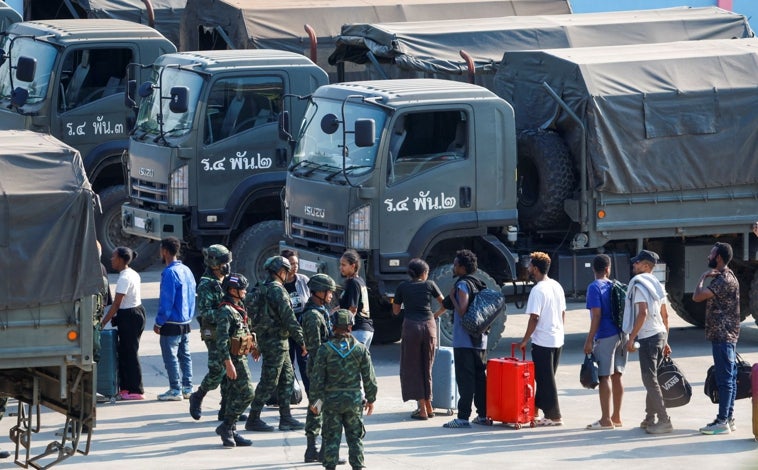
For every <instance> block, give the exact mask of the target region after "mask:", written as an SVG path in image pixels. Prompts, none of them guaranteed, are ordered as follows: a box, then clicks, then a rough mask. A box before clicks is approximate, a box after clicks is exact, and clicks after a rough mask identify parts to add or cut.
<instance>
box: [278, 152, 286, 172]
mask: <svg viewBox="0 0 758 470" xmlns="http://www.w3.org/2000/svg"><path fill="white" fill-rule="evenodd" d="M276 166H277V167H279V168H283V167H285V166H287V149H285V148H278V149H276Z"/></svg>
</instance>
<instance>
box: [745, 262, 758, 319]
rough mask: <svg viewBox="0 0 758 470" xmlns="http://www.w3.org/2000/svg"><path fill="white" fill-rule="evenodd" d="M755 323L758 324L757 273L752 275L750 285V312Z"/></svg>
mask: <svg viewBox="0 0 758 470" xmlns="http://www.w3.org/2000/svg"><path fill="white" fill-rule="evenodd" d="M747 313H749V314H750V315H753V318H754V319H755V323H756V324H758V271H756V272H755V273H754V274H753V281H752V282H751V283H750V311H749V312H747Z"/></svg>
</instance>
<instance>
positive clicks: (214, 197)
mask: <svg viewBox="0 0 758 470" xmlns="http://www.w3.org/2000/svg"><path fill="white" fill-rule="evenodd" d="M326 82H327V76H326V73H325V72H324V71H323V70H321V69H320V68H319V67H317V66H316V65H314V64H313V63H312V62H311V61H310V60H309V59H307V58H306V57H304V56H302V55H299V54H295V53H291V52H283V51H275V50H261V49H258V50H231V51H199V52H182V53H176V54H168V55H165V56H163V57H160V58H159V59H158V60H157V61H156V63H155V70H154V73H153V76H152V78H151V79H150V81H149V82H147V83H146V84H143V85H142V86H141V87H140V93H141V94H143V95H145V99H144V101H143V103H142V106H141V108H140V112H139V116H138V118H137V124H136V127H135V130H134V133H133V135H132V136H131V143H130V146H129V191H130V201H129V202H128V203H126V204H124V206H123V208H122V214H121V215H122V221H123V228H124V231H125V232H126V233H128V234H131V235H134V236H137V237H141V238H143V239H149V240H160V239H162V238H164V237H167V236H175V237H178V238H179V239H181V240H184V241H185V242H186V243H187V245H188V246H189V248H190V251H194V252H199V250H200V249H201V248H202V247H203V246H208V245H210V244H213V243H223V244H225V245H228V246H232V251H233V252H234V260H235V261H234V262H235V263H236V264H237V268H236V269H238V270H240V271H242V272H244V273H245V274H246V275H248V276H249V277H251V278H254V279H255V278H256V273H257V271H258V270H259V269H261V268H260V267H261V266H262V265H263V261H264V260H265V258H266V257H267V256H270V255H271V254H272V253H273V252H274V251H275V250H277V249H278V242H279V240H280V239H281V235H282V233H283V228H282V225H281V199H280V193H281V190H282V187H283V186H284V181H285V174H286V173H285V172H286V168H287V165H288V164H289V161H290V157H291V155H292V147H291V146H290V144H289V142H288V141H287V140H286V139H283V138H281V137H280V136H279V131H278V124H277V123H278V118H279V116H280V114H281V113H282V112H283V111H286V112H287V113H288V115H289V116H291V117H292V119H293V122H299V120H300V119H302V115H303V113H304V111H305V106H306V100H305V99H302V97H304V96H306V95H309V94H310V93H311V92H312V91H313V90H315V89H316V88H318V87H319V86H320V85H323V84H325V83H326ZM177 100H179V101H181V106H179V107H177V106H176V103H177ZM194 267H197V266H194Z"/></svg>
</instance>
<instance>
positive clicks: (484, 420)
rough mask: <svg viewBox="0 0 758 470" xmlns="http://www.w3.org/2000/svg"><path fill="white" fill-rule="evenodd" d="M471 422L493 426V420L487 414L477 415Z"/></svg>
mask: <svg viewBox="0 0 758 470" xmlns="http://www.w3.org/2000/svg"><path fill="white" fill-rule="evenodd" d="M471 422H472V423H474V424H480V425H482V426H492V420H491V419H489V418H487V417H485V416H477V417H476V418H474V419H473V420H471Z"/></svg>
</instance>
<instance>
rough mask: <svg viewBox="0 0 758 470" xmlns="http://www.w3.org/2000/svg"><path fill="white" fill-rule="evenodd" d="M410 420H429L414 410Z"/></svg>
mask: <svg viewBox="0 0 758 470" xmlns="http://www.w3.org/2000/svg"><path fill="white" fill-rule="evenodd" d="M411 419H421V420H427V419H429V418H428V417H427V416H424V415H422V414H421V412H420V411H419V410H416V411H414V412H413V413H411Z"/></svg>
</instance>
